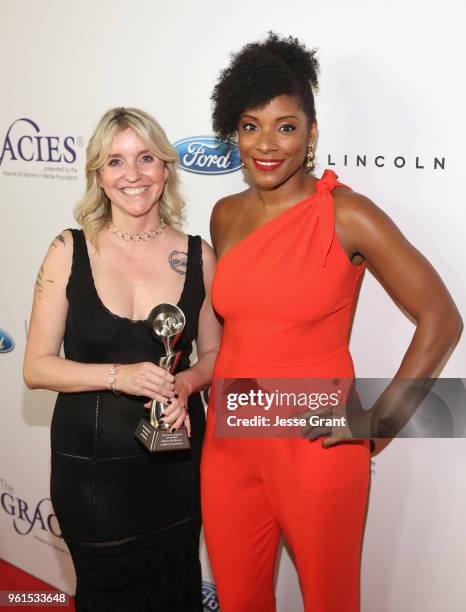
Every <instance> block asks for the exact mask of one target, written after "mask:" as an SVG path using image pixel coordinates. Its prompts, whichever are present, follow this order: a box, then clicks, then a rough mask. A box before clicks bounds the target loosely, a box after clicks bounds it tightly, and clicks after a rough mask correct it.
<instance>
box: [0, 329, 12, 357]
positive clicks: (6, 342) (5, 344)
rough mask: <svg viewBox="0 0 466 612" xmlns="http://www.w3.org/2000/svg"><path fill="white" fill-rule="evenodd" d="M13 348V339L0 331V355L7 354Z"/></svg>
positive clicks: (2, 330) (3, 331)
mask: <svg viewBox="0 0 466 612" xmlns="http://www.w3.org/2000/svg"><path fill="white" fill-rule="evenodd" d="M14 348H15V342H14V340H13V338H12V337H11V336H10V334H8V333H7V332H6V331H5V330H4V329H0V353H9V352H10V351H12V350H13V349H14Z"/></svg>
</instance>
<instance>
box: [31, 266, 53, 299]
mask: <svg viewBox="0 0 466 612" xmlns="http://www.w3.org/2000/svg"><path fill="white" fill-rule="evenodd" d="M54 282H55V281H53V280H50V279H49V278H44V264H42V265H41V267H40V270H39V272H38V274H37V279H36V292H37V295H38V296H39V297H40V298H41V299H42V298H43V297H44V296H45V286H44V283H54Z"/></svg>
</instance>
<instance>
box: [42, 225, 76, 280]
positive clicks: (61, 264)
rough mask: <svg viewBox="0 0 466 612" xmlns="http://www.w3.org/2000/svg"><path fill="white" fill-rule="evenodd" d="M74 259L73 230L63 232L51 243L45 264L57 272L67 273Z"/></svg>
mask: <svg viewBox="0 0 466 612" xmlns="http://www.w3.org/2000/svg"><path fill="white" fill-rule="evenodd" d="M72 258H73V234H72V233H71V230H69V229H65V230H63V231H61V232H60V233H59V234H58V235H57V236H55V238H54V239H53V240H52V242H51V243H50V246H49V249H48V251H47V255H46V256H45V260H44V264H43V265H45V264H47V265H48V266H52V267H53V268H54V269H56V270H61V269H62V270H64V271H66V270H67V269H69V267H70V266H71V260H72Z"/></svg>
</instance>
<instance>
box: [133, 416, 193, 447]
mask: <svg viewBox="0 0 466 612" xmlns="http://www.w3.org/2000/svg"><path fill="white" fill-rule="evenodd" d="M134 435H135V437H136V438H137V439H138V440H139V442H140V443H141V444H142V445H143V446H145V447H146V448H147V450H149V451H150V452H151V453H160V452H165V451H174V450H186V449H189V448H191V444H190V442H189V437H188V432H187V430H186V428H184V427H180V429H178V431H175V432H174V433H171V432H170V431H168V430H165V429H155V428H154V427H152V425H151V424H150V423H149V421H147V420H146V419H141V420H140V421H139V425H138V427H137V429H136V431H135V432H134Z"/></svg>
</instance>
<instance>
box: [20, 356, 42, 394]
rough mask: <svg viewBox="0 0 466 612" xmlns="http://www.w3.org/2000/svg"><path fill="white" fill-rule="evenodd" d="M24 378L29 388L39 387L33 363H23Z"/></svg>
mask: <svg viewBox="0 0 466 612" xmlns="http://www.w3.org/2000/svg"><path fill="white" fill-rule="evenodd" d="M23 380H24V384H25V385H26V387H27V388H28V389H38V388H39V386H38V384H37V381H36V380H35V378H34V374H33V371H32V367H31V364H30V363H29V362H28V361H25V362H24V365H23Z"/></svg>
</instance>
